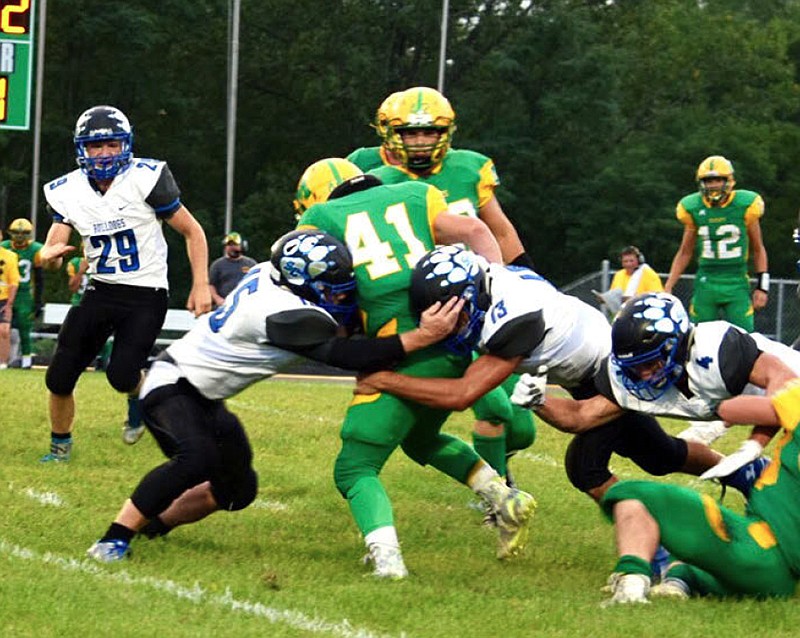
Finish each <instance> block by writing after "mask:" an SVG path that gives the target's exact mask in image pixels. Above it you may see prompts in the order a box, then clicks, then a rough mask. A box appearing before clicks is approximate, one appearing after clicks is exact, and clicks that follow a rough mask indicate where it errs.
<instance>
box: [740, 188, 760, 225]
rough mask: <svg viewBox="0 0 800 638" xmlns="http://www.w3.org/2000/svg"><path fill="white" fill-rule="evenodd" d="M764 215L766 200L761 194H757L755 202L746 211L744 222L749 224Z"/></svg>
mask: <svg viewBox="0 0 800 638" xmlns="http://www.w3.org/2000/svg"><path fill="white" fill-rule="evenodd" d="M763 216H764V200H763V199H762V198H761V195H756V198H755V199H754V200H753V203H752V204H750V206H748V207H747V210H746V211H745V212H744V223H745V225H746V226H749V225H750V224H752V223H753V222H756V221H758V220H760V219H761V218H762V217H763Z"/></svg>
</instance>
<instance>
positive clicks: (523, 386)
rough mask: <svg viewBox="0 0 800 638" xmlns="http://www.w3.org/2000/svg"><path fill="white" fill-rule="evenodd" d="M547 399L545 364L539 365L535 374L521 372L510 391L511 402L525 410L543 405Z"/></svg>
mask: <svg viewBox="0 0 800 638" xmlns="http://www.w3.org/2000/svg"><path fill="white" fill-rule="evenodd" d="M546 399H547V366H545V365H541V366H539V367H538V368H537V369H536V374H535V375H534V374H528V373H527V372H526V373H525V374H523V375H522V376H521V377H520V378H519V381H517V384H516V385H515V386H514V392H512V393H511V403H513V404H514V405H518V406H520V407H521V408H525V409H527V410H533V409H534V408H536V407H538V406H540V405H544V402H545V400H546Z"/></svg>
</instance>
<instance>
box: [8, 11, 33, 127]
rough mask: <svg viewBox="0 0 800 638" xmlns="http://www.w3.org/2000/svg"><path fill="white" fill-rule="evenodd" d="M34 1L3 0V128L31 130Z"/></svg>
mask: <svg viewBox="0 0 800 638" xmlns="http://www.w3.org/2000/svg"><path fill="white" fill-rule="evenodd" d="M33 4H34V0H0V129H18V130H28V129H29V128H30V112H31V108H30V106H31V70H32V68H33V22H34V21H33V15H34V11H33Z"/></svg>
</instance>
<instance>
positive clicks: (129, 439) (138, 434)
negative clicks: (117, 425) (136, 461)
mask: <svg viewBox="0 0 800 638" xmlns="http://www.w3.org/2000/svg"><path fill="white" fill-rule="evenodd" d="M145 429H146V427H145V425H144V423H142V424H141V425H140V426H139V427H136V428H132V427H130V426H129V425H128V422H127V421H125V425H124V427H123V428H122V441H123V443H125V444H126V445H133V444H134V443H137V442H138V441H139V439H141V438H142V435H143V434H144V431H145Z"/></svg>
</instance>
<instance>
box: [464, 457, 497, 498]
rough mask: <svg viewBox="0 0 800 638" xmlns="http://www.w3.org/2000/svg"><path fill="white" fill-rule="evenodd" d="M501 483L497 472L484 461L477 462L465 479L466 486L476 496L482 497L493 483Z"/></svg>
mask: <svg viewBox="0 0 800 638" xmlns="http://www.w3.org/2000/svg"><path fill="white" fill-rule="evenodd" d="M497 482H502V481H501V480H500V475H499V474H498V473H497V471H496V470H495V469H494V468H493V467H492V466H491V465H489V464H488V463H487V462H486V461H478V463H477V465H476V467H474V468H473V469H472V471H471V472H470V473H469V476H468V477H467V485H468V486H469V487H470V489H471V490H472V491H473V492H475V493H476V494H480V495H481V496H484V493H485V492H486V491H487V490H490V489H492V488H491V486H492V485H493V484H494V483H497Z"/></svg>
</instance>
